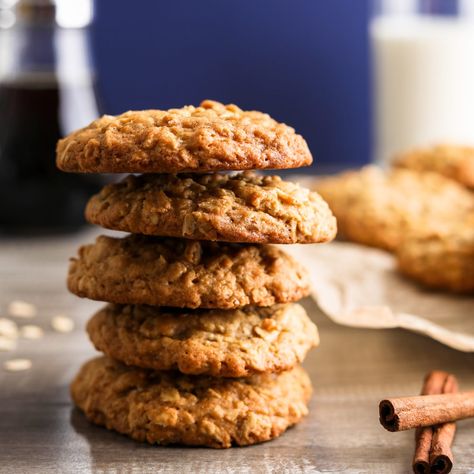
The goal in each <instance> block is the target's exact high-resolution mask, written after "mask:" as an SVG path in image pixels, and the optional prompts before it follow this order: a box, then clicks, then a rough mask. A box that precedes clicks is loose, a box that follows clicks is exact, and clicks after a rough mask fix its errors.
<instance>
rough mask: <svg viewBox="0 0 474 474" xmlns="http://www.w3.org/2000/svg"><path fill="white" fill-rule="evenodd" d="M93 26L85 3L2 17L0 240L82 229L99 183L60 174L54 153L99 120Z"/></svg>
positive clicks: (35, 1) (20, 5)
mask: <svg viewBox="0 0 474 474" xmlns="http://www.w3.org/2000/svg"><path fill="white" fill-rule="evenodd" d="M0 1H1V0H0ZM10 3H12V2H11V1H10ZM91 19H92V3H91V1H90V0H74V1H70V0H65V1H62V0H56V1H55V2H54V3H53V2H52V1H51V0H49V1H48V0H20V1H19V2H17V3H16V4H15V5H13V7H12V8H10V9H6V8H4V9H3V10H0V35H1V36H0V234H1V233H9V234H12V233H13V234H23V235H35V234H40V233H41V234H44V233H46V234H48V233H57V232H67V231H71V230H75V229H77V228H79V227H80V226H82V225H83V224H84V223H85V221H84V217H83V213H84V206H85V204H86V202H87V199H88V197H90V195H91V194H92V193H94V192H95V191H96V190H97V189H98V188H99V182H98V177H97V176H91V175H75V174H67V173H62V172H60V171H59V170H58V169H57V168H56V165H55V148H56V142H57V141H58V139H59V138H61V137H62V136H64V135H66V134H68V133H70V132H71V131H73V130H75V129H77V128H80V127H83V126H85V125H87V124H88V123H89V122H91V121H92V120H94V119H95V118H97V117H98V115H99V110H98V105H97V103H98V102H97V97H96V93H95V78H94V75H93V71H92V69H91V66H90V61H89V51H88V46H87V36H86V32H87V28H86V27H87V25H88V24H89V23H90V21H91Z"/></svg>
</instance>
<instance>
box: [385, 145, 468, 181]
mask: <svg viewBox="0 0 474 474" xmlns="http://www.w3.org/2000/svg"><path fill="white" fill-rule="evenodd" d="M393 165H394V166H396V167H400V168H407V169H411V170H414V171H433V172H435V173H439V174H442V175H444V176H446V177H447V178H451V179H453V180H454V181H457V182H458V183H460V184H462V185H464V186H466V187H467V188H469V189H472V190H474V147H469V146H457V145H435V146H432V147H426V148H417V149H414V150H410V151H407V152H405V153H401V154H400V155H398V156H397V157H395V159H394V161H393Z"/></svg>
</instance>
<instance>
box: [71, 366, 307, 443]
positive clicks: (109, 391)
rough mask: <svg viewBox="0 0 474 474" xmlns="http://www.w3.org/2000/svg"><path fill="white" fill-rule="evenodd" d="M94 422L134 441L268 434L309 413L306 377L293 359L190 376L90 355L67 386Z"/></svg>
mask: <svg viewBox="0 0 474 474" xmlns="http://www.w3.org/2000/svg"><path fill="white" fill-rule="evenodd" d="M71 394H72V398H73V400H74V402H75V404H76V405H77V406H78V407H79V408H80V409H81V410H82V411H83V412H84V413H85V415H86V417H87V418H88V419H89V420H90V421H91V422H93V423H96V424H99V425H104V426H106V427H107V428H108V429H111V430H115V431H118V432H119V433H123V434H126V435H128V436H130V437H131V438H133V439H135V440H137V441H147V442H148V443H152V444H154V443H157V444H163V445H164V444H175V443H179V444H185V445H195V446H209V447H212V448H229V447H231V446H232V445H239V446H245V445H250V444H256V443H260V442H263V441H268V440H270V439H272V438H275V437H277V436H279V435H280V434H281V433H283V432H284V431H285V430H286V429H287V428H288V427H289V426H291V425H294V424H295V423H297V422H299V421H300V420H301V418H302V417H303V416H304V415H306V414H307V403H308V400H309V397H310V395H311V383H310V380H309V378H308V376H307V374H306V373H305V372H304V370H303V369H302V368H301V367H299V366H297V367H295V368H294V369H293V370H290V371H287V372H282V373H281V374H261V375H255V376H253V377H249V378H245V379H225V378H211V377H205V376H199V377H193V376H189V375H182V374H177V373H172V372H171V373H170V372H155V371H149V370H145V369H139V368H130V367H126V366H124V365H121V364H120V363H118V362H116V361H113V360H112V359H109V358H107V357H100V358H97V359H93V360H91V361H89V362H87V363H86V364H85V365H84V366H83V367H82V368H81V370H80V372H79V374H78V375H77V376H76V378H75V380H74V381H73V383H72V386H71Z"/></svg>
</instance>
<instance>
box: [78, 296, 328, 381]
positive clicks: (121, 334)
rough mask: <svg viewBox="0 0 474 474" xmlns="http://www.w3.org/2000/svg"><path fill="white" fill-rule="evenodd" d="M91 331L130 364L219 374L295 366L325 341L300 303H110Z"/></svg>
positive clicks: (104, 348)
mask: <svg viewBox="0 0 474 474" xmlns="http://www.w3.org/2000/svg"><path fill="white" fill-rule="evenodd" d="M87 332H88V333H89V337H90V338H91V340H92V342H93V344H94V346H95V348H96V349H97V350H99V351H101V352H104V353H105V354H106V355H108V356H109V357H112V358H113V359H116V360H119V361H121V362H123V363H125V364H127V365H134V366H137V367H143V368H147V369H154V370H176V369H177V370H179V371H180V372H182V373H185V374H196V375H197V374H205V375H211V376H214V377H247V376H250V375H253V374H256V373H261V372H281V371H283V370H289V369H291V368H292V367H294V366H295V365H296V364H298V363H299V362H302V361H303V359H304V357H305V356H306V353H307V352H308V351H309V349H311V348H312V347H315V346H316V345H317V344H318V342H319V338H318V330H317V328H316V326H315V325H314V323H312V322H311V320H310V319H309V317H308V315H307V314H306V311H305V310H304V309H303V307H302V306H300V305H298V304H286V305H273V306H270V307H266V308H262V307H255V306H246V307H244V308H242V309H233V310H222V309H207V310H188V311H185V310H182V309H176V308H174V309H172V308H159V307H156V306H136V305H135V306H120V305H108V306H106V307H105V308H103V309H101V310H100V311H99V312H98V313H96V314H95V315H94V316H93V317H92V319H91V320H90V321H89V323H88V324H87Z"/></svg>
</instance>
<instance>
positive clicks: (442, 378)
mask: <svg viewBox="0 0 474 474" xmlns="http://www.w3.org/2000/svg"><path fill="white" fill-rule="evenodd" d="M457 390H458V383H457V380H456V377H454V375H451V374H448V373H447V372H443V371H441V370H434V371H432V372H430V373H429V374H428V375H427V376H426V377H425V380H424V383H423V387H422V389H421V395H435V394H439V393H455V392H457ZM455 431H456V425H455V424H454V423H446V424H444V425H440V426H438V427H436V428H432V427H431V426H429V427H424V428H417V430H416V435H415V439H416V448H415V455H414V457H413V472H415V473H416V474H428V473H430V472H436V473H442V474H446V473H448V472H450V471H451V469H452V467H453V455H452V452H451V444H452V442H453V439H454V433H455ZM430 470H431V471H430Z"/></svg>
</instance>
